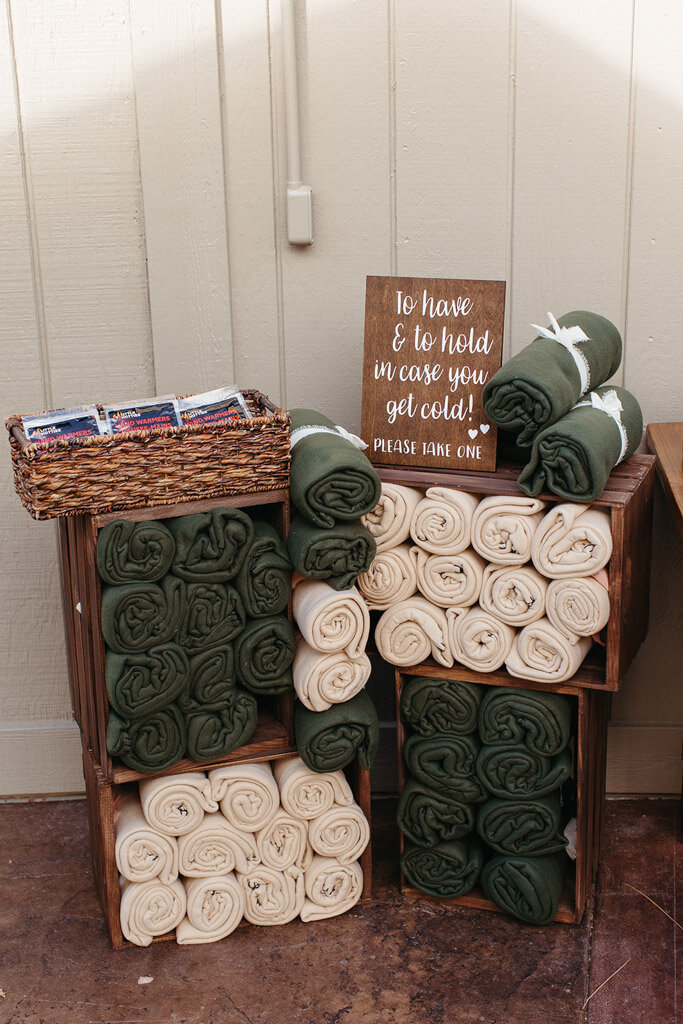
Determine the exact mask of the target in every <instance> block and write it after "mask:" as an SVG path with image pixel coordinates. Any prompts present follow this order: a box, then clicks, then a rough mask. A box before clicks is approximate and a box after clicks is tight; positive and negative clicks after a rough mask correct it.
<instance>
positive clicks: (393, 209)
mask: <svg viewBox="0 0 683 1024" xmlns="http://www.w3.org/2000/svg"><path fill="white" fill-rule="evenodd" d="M387 72H388V79H389V81H388V83H387V84H388V88H389V111H388V113H389V273H390V274H391V275H392V276H394V277H395V276H396V275H397V274H398V237H397V235H398V213H397V209H398V182H397V156H396V135H397V132H396V7H395V0H387Z"/></svg>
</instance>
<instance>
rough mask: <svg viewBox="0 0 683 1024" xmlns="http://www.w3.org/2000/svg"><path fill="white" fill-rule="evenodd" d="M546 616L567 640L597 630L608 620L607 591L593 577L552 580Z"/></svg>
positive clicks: (591, 633) (547, 597)
mask: <svg viewBox="0 0 683 1024" xmlns="http://www.w3.org/2000/svg"><path fill="white" fill-rule="evenodd" d="M546 615H547V616H548V619H549V621H550V622H551V623H552V625H553V626H554V627H555V629H557V630H559V632H560V633H562V635H563V636H566V637H567V639H568V640H571V641H574V642H576V641H577V640H578V639H579V637H581V636H593V635H594V634H595V633H599V632H600V630H601V629H602V628H603V626H606V625H607V620H608V619H609V593H608V591H607V589H606V588H605V587H604V586H603V585H602V583H600V582H598V580H597V579H595V577H594V576H584V577H582V578H580V579H571V578H569V579H564V580H551V581H550V583H549V584H548V591H547V593H546Z"/></svg>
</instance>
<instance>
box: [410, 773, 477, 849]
mask: <svg viewBox="0 0 683 1024" xmlns="http://www.w3.org/2000/svg"><path fill="white" fill-rule="evenodd" d="M396 817H397V821H398V827H399V828H400V830H401V832H402V833H403V835H404V836H406V837H407V838H408V839H410V840H411V841H412V842H413V843H415V845H416V846H434V845H435V844H436V843H441V842H448V841H450V840H451V839H461V838H462V837H463V836H466V835H468V834H469V833H470V832H471V831H472V829H473V828H474V808H473V807H472V805H471V804H469V803H466V802H465V801H463V800H457V799H455V798H454V797H452V796H450V794H447V793H437V792H436V791H435V790H433V789H429V788H428V787H426V786H423V785H421V784H420V783H419V782H416V781H415V779H408V781H407V782H406V784H405V786H404V787H403V790H402V792H401V796H400V797H399V801H398V810H397V812H396Z"/></svg>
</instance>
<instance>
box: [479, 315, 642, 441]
mask: <svg viewBox="0 0 683 1024" xmlns="http://www.w3.org/2000/svg"><path fill="white" fill-rule="evenodd" d="M532 326H534V327H535V326H536V325H535V324H534V325H532ZM550 326H551V328H552V330H548V329H546V328H541V330H540V332H539V335H538V336H537V337H536V338H535V340H534V341H532V342H531V343H530V344H529V345H527V346H526V348H523V349H522V350H521V352H518V353H517V355H515V356H513V357H512V359H508V361H507V362H506V363H504V364H503V365H502V366H501V368H500V370H498V371H497V372H496V373H494V375H493V376H492V377H491V379H490V380H489V381H488V382H487V384H486V385H485V387H484V391H483V394H482V400H483V403H484V409H485V410H486V413H487V415H488V417H489V419H490V420H492V422H493V423H495V424H496V425H497V426H498V427H500V428H501V430H505V431H508V432H510V433H512V434H513V435H514V436H515V438H516V441H517V444H518V445H522V446H525V447H526V446H528V445H530V444H531V443H532V441H533V439H534V437H535V436H536V434H537V433H538V431H539V430H540V429H541V428H542V427H545V426H547V425H548V424H549V423H555V421H556V420H559V418H560V417H561V416H564V415H565V413H568V412H569V410H570V409H571V408H572V406H573V405H575V403H576V402H578V401H579V399H580V398H581V396H582V395H583V394H585V393H586V391H588V389H589V388H595V387H597V386H598V385H599V384H602V383H603V382H604V381H606V380H608V379H609V378H610V377H611V376H612V374H613V373H614V372H615V371H616V370H617V369H618V367H619V363H620V362H621V349H622V346H621V336H620V334H619V331H618V330H617V328H616V327H615V325H614V324H613V323H611V322H610V321H609V320H607V319H606V318H605V317H604V316H600V315H599V314H598V313H590V312H588V311H587V310H575V311H574V312H572V313H565V314H564V316H561V317H558V319H557V321H554V322H553V319H552V318H551V319H550Z"/></svg>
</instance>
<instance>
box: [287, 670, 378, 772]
mask: <svg viewBox="0 0 683 1024" xmlns="http://www.w3.org/2000/svg"><path fill="white" fill-rule="evenodd" d="M294 737H295V740H296V746H297V750H298V751H299V756H300V757H301V759H302V761H303V762H304V764H305V765H306V767H307V768H309V769H310V770H311V771H312V772H335V771H337V770H338V769H339V768H345V767H346V765H347V764H350V763H351V762H352V761H353V759H354V758H355V757H358V761H359V762H360V765H361V767H362V768H371V767H372V764H373V761H374V760H375V756H376V754H377V747H378V745H379V721H378V719H377V712H376V711H375V705H374V704H373V703H372V700H371V699H370V697H369V695H368V694H367V693H366V692H365V690H361V692H360V693H357V694H356V696H355V697H352V698H351V700H347V701H344V702H343V703H342V704H333V705H332V707H330V708H328V709H327V710H326V711H309V709H308V708H306V707H304V706H303V704H297V705H296V706H295V708H294Z"/></svg>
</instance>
